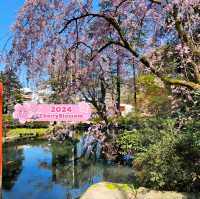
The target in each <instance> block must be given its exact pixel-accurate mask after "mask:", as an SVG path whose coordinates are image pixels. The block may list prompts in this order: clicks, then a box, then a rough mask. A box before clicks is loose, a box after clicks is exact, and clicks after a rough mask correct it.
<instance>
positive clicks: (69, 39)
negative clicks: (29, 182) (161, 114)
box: [8, 0, 200, 90]
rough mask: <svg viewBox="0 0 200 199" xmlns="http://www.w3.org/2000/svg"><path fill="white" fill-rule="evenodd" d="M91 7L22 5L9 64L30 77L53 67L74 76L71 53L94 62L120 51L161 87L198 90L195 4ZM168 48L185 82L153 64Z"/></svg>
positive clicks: (199, 1)
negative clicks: (84, 55) (22, 68)
mask: <svg viewBox="0 0 200 199" xmlns="http://www.w3.org/2000/svg"><path fill="white" fill-rule="evenodd" d="M94 2H95V1H92V0H87V1H80V0H71V1H64V0H54V1H48V0H46V1H44V0H27V1H26V2H25V3H24V6H23V7H22V8H21V10H20V12H19V15H18V18H17V21H16V23H15V25H14V27H13V31H14V39H13V45H12V49H11V51H10V53H9V56H8V59H9V58H10V59H11V62H12V64H13V65H14V66H20V65H21V66H22V65H23V66H24V65H25V66H27V67H28V68H29V70H30V71H31V73H32V74H36V73H38V72H41V71H45V70H51V69H52V68H53V67H59V68H66V67H68V68H69V67H72V68H73V70H74V71H76V70H77V67H78V66H77V64H76V63H77V62H76V60H77V51H76V49H79V51H84V52H87V53H88V55H90V60H93V59H96V60H98V58H99V54H101V55H105V54H106V52H107V50H111V49H116V48H120V49H124V50H125V52H126V55H127V56H129V57H131V58H134V59H135V61H137V62H139V63H141V65H142V66H143V67H144V68H146V69H147V70H149V71H150V72H152V73H153V74H155V75H156V76H157V77H159V78H160V79H161V80H162V81H163V82H164V83H166V84H169V85H174V86H183V87H186V88H189V89H192V90H196V89H200V84H199V82H200V74H199V58H200V48H199V39H200V36H199V21H200V16H199V13H200V12H199V9H200V8H199V5H200V0H191V1H182V0H173V1H167V0H110V1H108V0H101V1H98V3H99V6H98V7H97V6H96V7H94ZM167 45H169V46H171V48H172V49H173V50H169V52H168V53H169V54H170V53H173V54H174V53H176V54H178V56H179V58H180V59H179V60H178V61H177V60H176V62H175V63H174V65H173V67H175V68H178V67H181V68H183V69H185V71H188V70H189V71H190V77H189V76H188V75H187V74H188V72H186V73H183V72H181V73H180V74H177V73H176V74H175V73H174V72H166V71H167V70H166V68H168V66H167V65H166V66H165V65H162V64H163V63H162V64H157V63H158V60H159V59H160V60H161V58H162V56H163V54H162V50H161V49H162V48H164V47H166V46H167ZM72 51H73V52H75V53H74V54H73V56H72V53H71V52H72ZM68 54H71V56H67V55H68ZM122 59H123V58H122ZM52 60H53V62H54V64H52ZM55 63H56V64H55Z"/></svg>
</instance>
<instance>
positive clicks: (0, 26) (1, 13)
mask: <svg viewBox="0 0 200 199" xmlns="http://www.w3.org/2000/svg"><path fill="white" fill-rule="evenodd" d="M23 3H24V0H0V52H1V53H2V51H3V49H4V47H5V45H6V44H7V45H6V49H7V50H8V49H9V47H10V45H9V44H10V43H11V40H12V32H11V28H10V27H11V25H12V24H14V23H15V19H16V17H17V12H18V11H19V9H20V8H21V6H22V5H23ZM3 52H5V50H4V51H3ZM3 67H4V65H2V64H1V65H0V70H2V69H3ZM20 80H21V82H22V83H23V85H24V86H25V84H26V83H25V75H24V72H22V73H21V75H20Z"/></svg>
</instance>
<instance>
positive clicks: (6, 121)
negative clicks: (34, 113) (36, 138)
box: [3, 114, 49, 131]
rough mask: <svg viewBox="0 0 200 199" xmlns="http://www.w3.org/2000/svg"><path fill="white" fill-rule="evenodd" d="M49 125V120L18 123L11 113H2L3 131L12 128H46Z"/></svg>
mask: <svg viewBox="0 0 200 199" xmlns="http://www.w3.org/2000/svg"><path fill="white" fill-rule="evenodd" d="M48 126H49V122H43V121H41V122H39V121H32V122H26V123H25V124H21V123H19V121H17V120H14V119H13V117H12V115H9V114H4V115H3V128H4V130H5V131H7V129H12V128H30V129H31V128H47V127H48Z"/></svg>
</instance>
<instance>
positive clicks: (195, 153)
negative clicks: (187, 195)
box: [117, 118, 200, 192]
mask: <svg viewBox="0 0 200 199" xmlns="http://www.w3.org/2000/svg"><path fill="white" fill-rule="evenodd" d="M198 127H199V122H195V121H191V122H189V123H188V124H187V125H186V126H184V128H183V129H177V128H176V120H173V119H169V118H168V119H167V118H165V119H156V118H151V119H146V120H143V121H142V124H141V123H140V122H139V128H137V129H134V130H132V131H125V132H123V133H122V134H120V135H119V136H118V138H117V146H118V147H119V148H120V152H121V153H122V154H127V153H130V152H131V153H132V154H133V155H134V156H135V158H134V162H133V163H134V164H133V165H134V169H135V172H136V176H137V178H138V181H139V184H140V185H142V186H146V187H149V188H153V189H159V190H177V191H183V192H189V191H198V190H200V166H199V163H200V132H199V128H198Z"/></svg>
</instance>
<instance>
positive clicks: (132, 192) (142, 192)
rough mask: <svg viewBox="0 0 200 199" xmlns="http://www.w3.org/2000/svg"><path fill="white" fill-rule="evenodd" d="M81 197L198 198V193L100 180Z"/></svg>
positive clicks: (86, 198) (116, 198) (110, 198)
mask: <svg viewBox="0 0 200 199" xmlns="http://www.w3.org/2000/svg"><path fill="white" fill-rule="evenodd" d="M81 199H200V195H199V194H198V196H197V195H195V194H192V193H178V192H173V191H155V190H151V189H146V188H144V187H140V188H139V189H135V188H134V187H133V186H131V185H128V184H118V183H110V182H100V183H97V184H94V185H92V186H91V187H89V188H88V190H87V191H86V192H85V193H84V194H83V196H82V197H81Z"/></svg>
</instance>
